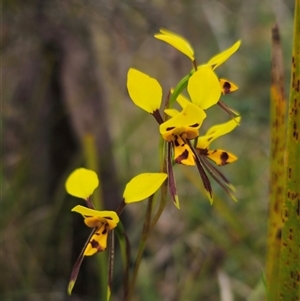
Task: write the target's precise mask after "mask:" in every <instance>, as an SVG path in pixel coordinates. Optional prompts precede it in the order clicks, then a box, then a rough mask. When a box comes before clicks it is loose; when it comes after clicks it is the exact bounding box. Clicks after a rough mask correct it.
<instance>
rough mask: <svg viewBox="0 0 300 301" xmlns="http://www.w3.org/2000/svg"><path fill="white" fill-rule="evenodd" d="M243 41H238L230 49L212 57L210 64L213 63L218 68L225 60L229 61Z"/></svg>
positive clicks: (214, 67)
mask: <svg viewBox="0 0 300 301" xmlns="http://www.w3.org/2000/svg"><path fill="white" fill-rule="evenodd" d="M240 45H241V41H237V42H236V43H234V44H233V45H232V46H231V47H229V48H228V49H226V50H224V51H222V52H221V53H219V54H217V55H216V56H214V57H212V58H211V59H210V60H209V61H208V63H207V64H208V65H213V69H216V68H217V67H219V66H220V65H221V64H223V63H224V62H225V61H227V60H228V59H229V58H230V57H231V56H232V55H233V54H234V53H235V52H236V51H237V50H238V49H239V47H240Z"/></svg>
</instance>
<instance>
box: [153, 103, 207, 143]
mask: <svg viewBox="0 0 300 301" xmlns="http://www.w3.org/2000/svg"><path fill="white" fill-rule="evenodd" d="M205 117H206V114H205V112H204V111H203V110H202V109H200V108H199V107H197V106H196V105H194V104H192V103H189V104H188V105H187V106H186V107H185V108H184V109H183V110H182V111H181V112H180V113H179V114H177V115H175V116H174V117H172V118H171V119H169V120H167V121H166V122H164V123H162V124H161V125H160V127H159V131H160V133H161V135H162V136H163V138H164V139H165V140H166V141H168V142H171V141H173V140H174V135H180V134H182V133H185V137H186V139H194V138H196V137H198V135H199V133H198V130H199V128H200V126H201V125H202V122H203V120H204V119H205Z"/></svg>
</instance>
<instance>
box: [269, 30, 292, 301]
mask: <svg viewBox="0 0 300 301" xmlns="http://www.w3.org/2000/svg"><path fill="white" fill-rule="evenodd" d="M283 74H284V68H283V58H282V48H281V43H280V35H279V28H278V26H277V24H275V26H274V27H273V28H272V69H271V91H270V111H271V112H270V113H271V114H270V124H271V151H270V159H271V162H270V183H269V187H270V188H269V193H270V194H269V219H268V238H267V257H266V278H267V279H266V280H267V286H266V289H267V290H268V293H269V299H270V300H273V301H276V300H278V299H277V290H278V285H277V284H278V269H279V254H280V242H281V240H280V237H281V229H282V218H281V211H282V204H283V199H284V195H285V194H284V192H285V190H284V187H285V177H284V172H285V167H284V152H285V145H286V129H287V127H286V97H285V93H284V79H283V77H284V76H283Z"/></svg>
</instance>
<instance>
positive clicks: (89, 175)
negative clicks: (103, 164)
mask: <svg viewBox="0 0 300 301" xmlns="http://www.w3.org/2000/svg"><path fill="white" fill-rule="evenodd" d="M166 178H167V174H165V173H143V174H139V175H137V176H136V177H134V178H133V179H131V181H129V182H128V183H127V185H126V187H125V190H124V194H123V202H122V203H121V205H120V207H119V208H118V209H117V211H116V212H115V211H98V210H94V209H91V208H87V207H84V206H79V205H78V206H75V207H74V208H73V209H72V212H77V213H80V214H81V215H82V216H83V218H84V223H85V224H86V226H88V227H89V228H93V231H92V233H91V234H90V236H89V238H88V240H87V241H86V243H85V245H84V247H83V249H82V251H81V253H80V255H79V257H78V259H77V261H76V263H75V265H74V267H73V270H72V273H71V278H70V282H69V286H68V293H69V294H71V292H72V289H73V287H74V285H75V282H76V279H77V276H78V273H79V270H80V266H81V263H82V261H83V259H84V257H85V256H92V255H94V254H96V253H98V252H102V251H104V250H106V248H107V238H108V234H109V232H110V231H112V230H113V229H114V228H115V227H116V226H117V224H118V223H119V215H120V214H121V212H122V210H123V209H124V207H125V205H126V204H129V203H133V202H139V201H142V200H144V199H146V198H148V197H149V196H151V195H152V194H154V193H155V192H156V191H157V190H158V189H159V187H160V186H161V185H162V183H163V182H164V181H165V180H166ZM96 179H97V180H96ZM89 181H91V183H90V182H89ZM96 184H97V185H98V177H97V175H96V173H95V172H94V171H92V170H88V169H85V168H79V169H76V170H75V171H74V172H72V173H71V175H70V176H69V177H68V178H67V181H66V189H67V192H68V193H70V194H71V195H73V196H75V197H80V198H84V199H86V198H87V199H89V198H90V196H91V194H92V193H93V191H94V189H95V188H96V186H97V185H96ZM109 289H110V288H109Z"/></svg>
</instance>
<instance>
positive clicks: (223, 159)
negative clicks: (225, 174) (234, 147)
mask: <svg viewBox="0 0 300 301" xmlns="http://www.w3.org/2000/svg"><path fill="white" fill-rule="evenodd" d="M206 156H207V157H208V158H209V159H211V160H212V161H214V162H215V163H216V164H217V165H219V166H223V165H226V164H229V163H232V162H234V161H236V160H237V157H236V156H235V155H233V154H232V153H229V152H227V151H224V150H222V149H216V150H209V151H208V152H207V155H206Z"/></svg>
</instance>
